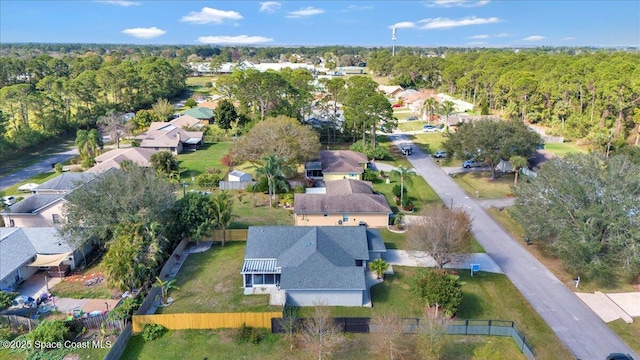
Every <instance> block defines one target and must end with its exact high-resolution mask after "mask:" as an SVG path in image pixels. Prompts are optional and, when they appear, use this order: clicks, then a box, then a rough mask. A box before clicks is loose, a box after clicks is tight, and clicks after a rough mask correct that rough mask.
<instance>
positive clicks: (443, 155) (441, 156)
mask: <svg viewBox="0 0 640 360" xmlns="http://www.w3.org/2000/svg"><path fill="white" fill-rule="evenodd" d="M433 157H434V158H436V159H444V158H446V157H447V152H446V151H444V150H438V151H436V153H435V154H433Z"/></svg>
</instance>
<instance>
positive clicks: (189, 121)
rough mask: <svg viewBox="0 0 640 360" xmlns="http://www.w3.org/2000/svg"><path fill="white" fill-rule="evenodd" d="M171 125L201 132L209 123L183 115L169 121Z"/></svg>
mask: <svg viewBox="0 0 640 360" xmlns="http://www.w3.org/2000/svg"><path fill="white" fill-rule="evenodd" d="M169 123H170V124H173V125H175V126H178V127H181V128H183V129H185V130H196V131H199V130H202V128H203V127H205V125H206V124H208V121H203V120H200V119H198V118H195V117H193V116H191V115H186V114H183V115H180V116H178V117H177V118H175V119H173V120H171V121H169Z"/></svg>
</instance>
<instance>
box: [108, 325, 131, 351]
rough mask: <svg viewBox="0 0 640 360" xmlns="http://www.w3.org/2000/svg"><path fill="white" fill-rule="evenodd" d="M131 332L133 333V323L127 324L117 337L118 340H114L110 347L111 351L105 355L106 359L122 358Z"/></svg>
mask: <svg viewBox="0 0 640 360" xmlns="http://www.w3.org/2000/svg"><path fill="white" fill-rule="evenodd" d="M131 334H132V331H131V324H128V325H127V326H125V327H124V330H122V332H121V333H120V335H119V336H118V339H116V342H114V343H113V344H112V345H111V349H109V352H108V353H107V355H106V356H105V357H104V360H118V359H120V357H121V356H122V354H124V349H126V348H127V344H128V343H129V339H130V338H131Z"/></svg>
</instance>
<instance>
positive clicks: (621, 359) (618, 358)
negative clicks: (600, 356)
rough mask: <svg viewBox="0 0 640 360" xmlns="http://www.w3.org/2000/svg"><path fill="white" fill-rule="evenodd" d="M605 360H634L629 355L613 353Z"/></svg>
mask: <svg viewBox="0 0 640 360" xmlns="http://www.w3.org/2000/svg"><path fill="white" fill-rule="evenodd" d="M605 360H633V358H632V357H631V355H629V354H623V353H611V354H609V356H607V358H606V359H605Z"/></svg>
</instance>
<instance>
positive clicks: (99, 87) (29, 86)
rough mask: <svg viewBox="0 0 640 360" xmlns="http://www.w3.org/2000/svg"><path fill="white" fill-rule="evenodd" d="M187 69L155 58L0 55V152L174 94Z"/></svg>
mask: <svg viewBox="0 0 640 360" xmlns="http://www.w3.org/2000/svg"><path fill="white" fill-rule="evenodd" d="M187 74H188V72H187V70H186V69H185V68H184V67H183V66H182V65H181V64H180V63H179V62H177V61H173V60H166V59H163V58H159V57H147V58H143V59H139V60H136V61H134V60H121V59H120V58H117V57H113V56H100V55H98V54H90V55H87V56H83V57H67V58H62V59H59V58H53V57H51V56H49V55H40V56H38V57H36V58H34V59H31V60H22V59H19V58H13V57H6V58H5V57H3V58H0V111H1V113H0V155H3V156H4V155H7V154H8V153H10V152H12V151H14V150H22V149H25V148H28V147H29V146H32V145H35V144H39V143H41V142H42V141H44V140H47V139H51V138H55V137H57V136H60V135H61V134H64V133H67V132H69V131H71V132H75V130H76V129H79V128H80V129H89V128H93V127H95V126H96V121H97V119H98V118H99V117H100V116H103V115H105V114H106V113H107V112H108V111H110V110H112V111H116V112H125V111H133V110H137V109H140V108H148V107H150V105H151V104H152V103H153V102H155V101H156V100H157V99H158V98H171V97H174V96H176V95H178V94H180V93H181V92H182V91H184V89H185V79H186V76H187Z"/></svg>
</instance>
